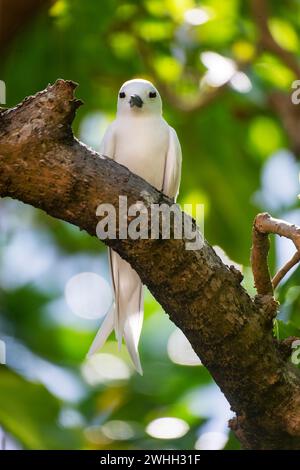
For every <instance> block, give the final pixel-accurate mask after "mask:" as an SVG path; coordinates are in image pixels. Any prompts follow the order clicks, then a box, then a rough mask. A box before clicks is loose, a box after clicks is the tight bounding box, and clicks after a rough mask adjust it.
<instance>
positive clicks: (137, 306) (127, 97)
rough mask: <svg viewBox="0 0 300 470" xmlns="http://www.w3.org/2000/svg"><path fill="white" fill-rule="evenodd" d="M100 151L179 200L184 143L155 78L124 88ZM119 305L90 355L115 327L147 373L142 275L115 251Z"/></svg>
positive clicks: (137, 365) (114, 282)
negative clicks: (142, 348)
mask: <svg viewBox="0 0 300 470" xmlns="http://www.w3.org/2000/svg"><path fill="white" fill-rule="evenodd" d="M100 153H101V154H102V155H104V156H106V157H109V158H112V159H113V160H115V161H116V162H118V163H121V164H122V165H125V166H126V167H127V168H128V169H129V170H130V171H132V172H133V173H136V174H137V175H139V176H141V177H142V178H144V179H145V180H146V181H147V182H148V183H150V184H151V185H152V186H154V187H155V188H156V189H158V190H160V191H162V192H163V193H164V194H166V195H167V196H169V197H171V198H174V199H176V197H177V194H178V190H179V185H180V177H181V159H182V157H181V147H180V143H179V140H178V137H177V134H176V132H175V130H174V129H173V128H172V127H170V126H169V125H168V123H167V122H166V121H165V120H164V118H163V117H162V101H161V97H160V94H159V92H158V91H157V89H156V88H155V87H154V86H153V85H152V83H151V82H149V81H147V80H142V79H134V80H129V81H127V82H125V83H124V84H123V85H122V86H121V88H120V91H119V96H118V106H117V115H116V119H115V120H114V121H113V122H112V123H111V124H110V126H109V127H108V129H107V131H106V133H105V135H104V137H103V140H102V144H101V149H100ZM109 264H110V272H111V279H112V286H113V290H114V303H113V305H112V307H111V309H110V310H109V312H108V313H107V315H106V317H105V319H104V320H103V323H102V325H101V328H100V329H99V331H98V333H97V335H96V337H95V339H94V341H93V344H92V346H91V348H90V350H89V353H88V355H91V354H93V353H95V352H96V351H98V349H100V348H101V347H102V346H103V344H104V343H105V341H106V340H107V338H108V336H109V335H110V333H111V332H112V330H113V329H115V334H116V338H117V340H118V342H119V346H120V345H121V344H122V338H123V337H124V339H125V343H126V346H127V349H128V351H129V354H130V356H131V359H132V361H133V363H134V366H135V368H136V370H137V371H138V372H139V373H140V374H142V367H141V362H140V358H139V352H138V343H139V339H140V334H141V329H142V323H143V316H144V305H143V303H144V302H143V285H142V282H141V280H140V278H139V276H138V274H137V273H136V272H135V271H134V270H133V269H132V268H131V266H130V264H128V263H127V262H126V261H125V260H123V259H122V258H121V257H120V256H119V255H118V254H117V253H116V252H115V251H113V250H111V249H109Z"/></svg>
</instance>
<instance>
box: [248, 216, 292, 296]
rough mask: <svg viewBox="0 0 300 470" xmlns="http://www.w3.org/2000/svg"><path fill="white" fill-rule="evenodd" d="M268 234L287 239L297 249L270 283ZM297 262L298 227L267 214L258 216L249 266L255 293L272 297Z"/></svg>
mask: <svg viewBox="0 0 300 470" xmlns="http://www.w3.org/2000/svg"><path fill="white" fill-rule="evenodd" d="M270 233H273V234H275V235H279V236H280V237H285V238H288V239H289V240H291V241H292V242H293V243H294V245H295V247H296V249H297V252H296V253H295V254H294V256H293V257H292V258H291V259H290V260H289V261H288V262H287V263H286V264H285V265H284V266H283V267H282V268H281V269H280V270H279V271H278V272H277V273H276V275H275V276H274V278H273V280H272V281H271V277H270V273H269V268H268V253H269V239H268V235H269V234H270ZM299 261H300V227H298V226H296V225H292V224H289V223H288V222H285V221H284V220H280V219H275V218H273V217H271V216H270V215H269V214H267V213H263V214H258V215H257V216H256V217H255V220H254V224H253V245H252V252H251V265H252V271H253V276H254V282H255V287H256V289H257V293H258V294H260V295H270V294H271V295H272V294H273V289H275V288H276V287H277V286H278V284H279V282H280V281H281V280H282V279H283V277H284V276H285V275H286V274H287V273H288V271H289V270H290V269H291V268H292V267H293V266H295V264H297V263H298V262H299Z"/></svg>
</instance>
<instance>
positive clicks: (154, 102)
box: [118, 78, 162, 115]
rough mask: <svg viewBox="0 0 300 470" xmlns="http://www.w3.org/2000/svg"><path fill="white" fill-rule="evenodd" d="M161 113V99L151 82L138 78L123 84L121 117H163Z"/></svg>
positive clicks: (121, 90) (119, 102)
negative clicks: (124, 115)
mask: <svg viewBox="0 0 300 470" xmlns="http://www.w3.org/2000/svg"><path fill="white" fill-rule="evenodd" d="M161 113H162V102H161V97H160V94H159V93H158V91H157V89H156V88H155V86H154V85H153V84H152V83H151V82H149V81H148V80H143V79H141V78H136V79H134V80H128V81H127V82H125V83H123V85H122V86H121V88H120V91H119V97H118V114H119V115H120V114H127V115H128V114H131V115H132V114H134V115H147V114H157V115H161Z"/></svg>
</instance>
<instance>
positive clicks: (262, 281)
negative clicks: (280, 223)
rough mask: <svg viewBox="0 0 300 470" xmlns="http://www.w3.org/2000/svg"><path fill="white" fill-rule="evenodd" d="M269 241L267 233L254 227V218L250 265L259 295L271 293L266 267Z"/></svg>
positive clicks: (268, 273) (271, 288)
mask: <svg viewBox="0 0 300 470" xmlns="http://www.w3.org/2000/svg"><path fill="white" fill-rule="evenodd" d="M269 249H270V242H269V237H268V234H266V233H261V232H260V231H259V230H257V228H256V219H255V221H254V224H253V230H252V249H251V266H252V271H253V276H254V283H255V287H256V290H257V293H258V294H259V295H273V287H272V282H271V276H270V272H269V267H268V254H269Z"/></svg>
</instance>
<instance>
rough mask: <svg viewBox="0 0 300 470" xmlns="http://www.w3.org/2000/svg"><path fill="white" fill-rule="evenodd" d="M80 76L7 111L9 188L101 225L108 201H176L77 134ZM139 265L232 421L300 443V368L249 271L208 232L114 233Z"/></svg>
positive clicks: (2, 159) (3, 136)
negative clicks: (229, 262)
mask: <svg viewBox="0 0 300 470" xmlns="http://www.w3.org/2000/svg"><path fill="white" fill-rule="evenodd" d="M74 88H75V85H74V83H72V82H66V81H63V80H59V81H57V82H56V83H55V84H54V85H52V86H49V87H48V88H47V89H46V90H44V91H43V92H41V93H38V94H37V95H35V96H34V97H30V98H28V99H27V100H25V101H24V102H23V103H22V104H21V105H19V106H17V107H16V108H13V109H11V110H8V111H4V112H2V113H1V114H0V165H1V172H0V195H1V196H2V197H5V196H9V197H13V198H15V199H19V200H20V201H23V202H25V203H29V204H31V205H33V206H34V207H38V208H41V209H43V210H45V211H46V212H47V213H48V214H50V215H51V216H53V217H57V218H59V219H62V220H65V221H67V222H70V223H72V224H75V225H77V226H78V227H80V228H81V229H84V230H86V231H87V232H88V233H89V234H91V235H93V236H94V235H95V231H96V225H97V222H98V219H97V217H96V208H97V207H98V205H99V204H100V203H110V204H113V205H114V206H115V207H116V208H117V207H118V198H119V195H120V194H122V195H126V196H127V197H128V204H133V203H135V202H136V201H142V202H143V203H144V204H145V206H146V207H149V206H150V205H151V204H152V203H166V204H171V201H170V200H169V199H168V198H166V197H165V196H164V195H163V194H161V193H160V192H159V191H157V190H156V189H154V188H153V187H152V186H150V185H149V184H148V183H146V182H145V181H144V180H143V179H141V178H139V177H138V176H136V175H134V174H132V173H131V172H130V171H129V170H128V169H127V168H125V167H124V166H122V165H119V164H117V163H116V162H114V161H112V160H110V159H108V158H105V157H100V156H99V155H98V154H96V153H95V152H93V151H92V150H91V149H89V148H87V147H86V146H85V145H83V144H82V143H80V142H79V141H78V140H76V139H75V138H74V137H73V134H72V131H71V123H72V120H73V118H74V115H75V111H76V108H77V107H78V105H79V104H80V103H79V102H78V101H77V100H75V99H74V96H73V93H74ZM105 243H106V244H108V245H110V246H111V247H112V248H113V249H114V250H116V251H117V252H118V253H119V254H120V255H121V256H122V257H123V258H125V259H126V260H127V261H128V262H129V263H131V265H132V266H133V268H134V269H135V270H136V271H137V272H138V274H139V275H140V277H141V279H142V281H143V283H144V284H146V285H147V286H148V288H149V289H150V291H151V292H152V293H153V295H154V296H155V297H156V299H157V300H158V302H159V303H160V304H161V305H162V307H163V308H164V309H165V311H166V312H167V313H168V314H169V316H170V318H171V320H172V321H173V322H174V323H175V324H176V325H177V326H178V327H179V328H180V329H181V330H182V331H183V332H184V334H185V335H186V336H187V338H188V339H189V341H190V342H191V344H192V346H193V348H194V350H195V352H196V353H197V354H198V355H199V357H200V358H201V361H202V363H203V364H204V365H205V366H206V367H207V368H208V369H209V371H210V372H211V374H212V376H213V377H214V379H215V381H216V382H217V384H218V385H219V386H220V388H221V389H222V391H223V392H224V394H225V395H226V397H227V399H228V400H229V402H230V404H231V407H232V409H233V410H234V411H235V412H236V415H237V417H236V418H235V419H234V420H232V421H231V424H230V425H231V427H232V429H234V431H235V433H236V435H237V436H238V438H239V439H240V441H241V443H242V445H243V446H244V447H245V448H252V449H253V448H259V449H267V448H268V449H271V448H272V449H276V448H283V449H293V448H297V449H298V448H299V447H300V376H299V371H298V369H297V368H295V367H294V366H293V365H292V364H291V363H290V361H289V360H288V359H287V358H286V354H285V355H283V354H282V350H281V348H280V347H279V346H280V345H279V344H278V343H277V341H276V340H275V339H274V338H273V336H272V319H273V316H274V310H272V311H270V309H269V308H267V307H266V306H265V304H264V302H262V301H261V299H260V298H257V299H256V300H255V301H253V300H252V299H251V298H250V297H249V295H248V294H247V292H246V291H245V290H244V289H243V287H241V285H240V283H241V280H242V276H241V274H240V273H239V272H238V271H237V270H235V269H234V268H229V267H228V266H226V265H224V264H223V263H222V262H221V260H220V258H219V257H218V256H217V255H216V253H215V252H214V251H213V249H212V248H211V246H210V245H209V244H208V243H207V242H205V244H204V246H203V248H202V249H201V250H198V251H186V250H185V243H184V240H176V239H171V240H151V239H148V240H135V241H134V240H131V239H127V240H118V239H116V240H105Z"/></svg>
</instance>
